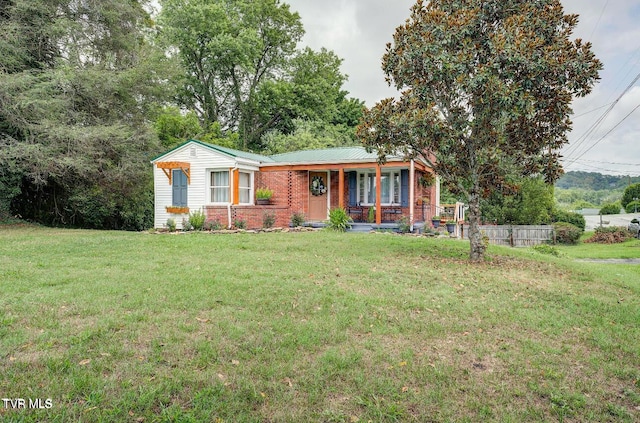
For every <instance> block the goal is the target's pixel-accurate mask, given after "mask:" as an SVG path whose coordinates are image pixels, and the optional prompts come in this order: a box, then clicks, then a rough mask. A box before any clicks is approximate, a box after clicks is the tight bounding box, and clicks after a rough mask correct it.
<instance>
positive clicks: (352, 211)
mask: <svg viewBox="0 0 640 423" xmlns="http://www.w3.org/2000/svg"><path fill="white" fill-rule="evenodd" d="M347 213H348V214H349V216H351V218H352V219H353V221H354V222H364V209H363V208H362V207H361V206H350V207H347Z"/></svg>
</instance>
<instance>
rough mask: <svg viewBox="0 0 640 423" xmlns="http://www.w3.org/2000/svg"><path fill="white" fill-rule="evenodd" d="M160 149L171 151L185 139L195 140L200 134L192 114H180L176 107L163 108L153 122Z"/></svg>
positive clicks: (196, 118) (196, 120)
mask: <svg viewBox="0 0 640 423" xmlns="http://www.w3.org/2000/svg"><path fill="white" fill-rule="evenodd" d="M153 126H154V129H155V130H156V133H157V134H158V139H159V140H160V144H161V145H162V147H164V148H166V149H171V148H173V147H175V146H177V145H179V144H181V143H183V142H184V141H185V140H187V139H196V138H198V134H200V133H201V132H202V128H201V127H200V121H199V120H198V116H197V115H196V114H195V113H194V112H188V113H186V114H182V113H181V112H180V109H179V108H177V107H165V108H164V109H163V110H162V111H161V112H160V114H159V115H158V117H157V118H156V119H155V122H154V125H153Z"/></svg>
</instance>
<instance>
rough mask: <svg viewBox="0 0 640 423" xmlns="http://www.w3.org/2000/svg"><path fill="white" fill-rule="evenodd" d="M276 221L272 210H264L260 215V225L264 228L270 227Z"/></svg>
mask: <svg viewBox="0 0 640 423" xmlns="http://www.w3.org/2000/svg"><path fill="white" fill-rule="evenodd" d="M275 223H276V215H275V213H272V212H265V213H264V214H263V215H262V227H263V228H265V229H268V228H272V227H273V225H274V224H275Z"/></svg>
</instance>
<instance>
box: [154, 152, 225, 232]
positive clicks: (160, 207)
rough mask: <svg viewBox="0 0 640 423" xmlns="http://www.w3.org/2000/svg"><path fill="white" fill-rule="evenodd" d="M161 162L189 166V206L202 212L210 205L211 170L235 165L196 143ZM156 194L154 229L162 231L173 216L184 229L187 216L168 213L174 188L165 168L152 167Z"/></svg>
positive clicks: (160, 159) (219, 154) (171, 153)
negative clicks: (184, 219) (209, 182)
mask: <svg viewBox="0 0 640 423" xmlns="http://www.w3.org/2000/svg"><path fill="white" fill-rule="evenodd" d="M158 161H160V162H187V163H189V164H190V167H189V169H190V175H191V183H190V184H189V188H188V194H187V197H188V207H189V210H190V211H195V210H199V209H201V208H202V207H203V206H205V205H206V204H207V203H208V192H207V186H208V178H209V176H208V171H209V170H211V169H232V168H233V167H234V166H236V160H235V158H233V157H229V156H226V155H224V154H221V153H217V152H215V151H211V150H209V149H207V148H205V147H203V146H201V145H199V144H197V143H188V144H185V145H184V146H183V147H181V148H179V149H177V150H175V151H172V152H170V153H169V154H167V155H165V156H162V157H161V158H159V159H158ZM153 172H154V173H153V179H154V191H155V213H154V227H156V228H163V227H165V225H166V223H167V219H169V218H170V217H173V218H174V219H175V221H176V224H177V226H178V228H182V219H183V218H186V217H188V215H175V214H170V213H167V210H166V207H167V206H172V204H171V202H172V200H173V198H172V188H171V185H170V184H169V178H167V175H165V173H164V171H163V170H162V169H158V167H157V166H155V165H154V166H153Z"/></svg>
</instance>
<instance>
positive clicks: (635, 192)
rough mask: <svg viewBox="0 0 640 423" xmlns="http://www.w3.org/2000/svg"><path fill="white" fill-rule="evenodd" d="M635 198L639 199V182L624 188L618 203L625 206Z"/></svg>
mask: <svg viewBox="0 0 640 423" xmlns="http://www.w3.org/2000/svg"><path fill="white" fill-rule="evenodd" d="M636 198H639V199H640V183H636V184H631V185H629V186H628V187H627V188H625V190H624V194H622V199H621V200H620V203H621V204H622V207H623V208H626V207H627V204H629V203H631V202H632V201H636V200H635V199H636Z"/></svg>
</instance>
